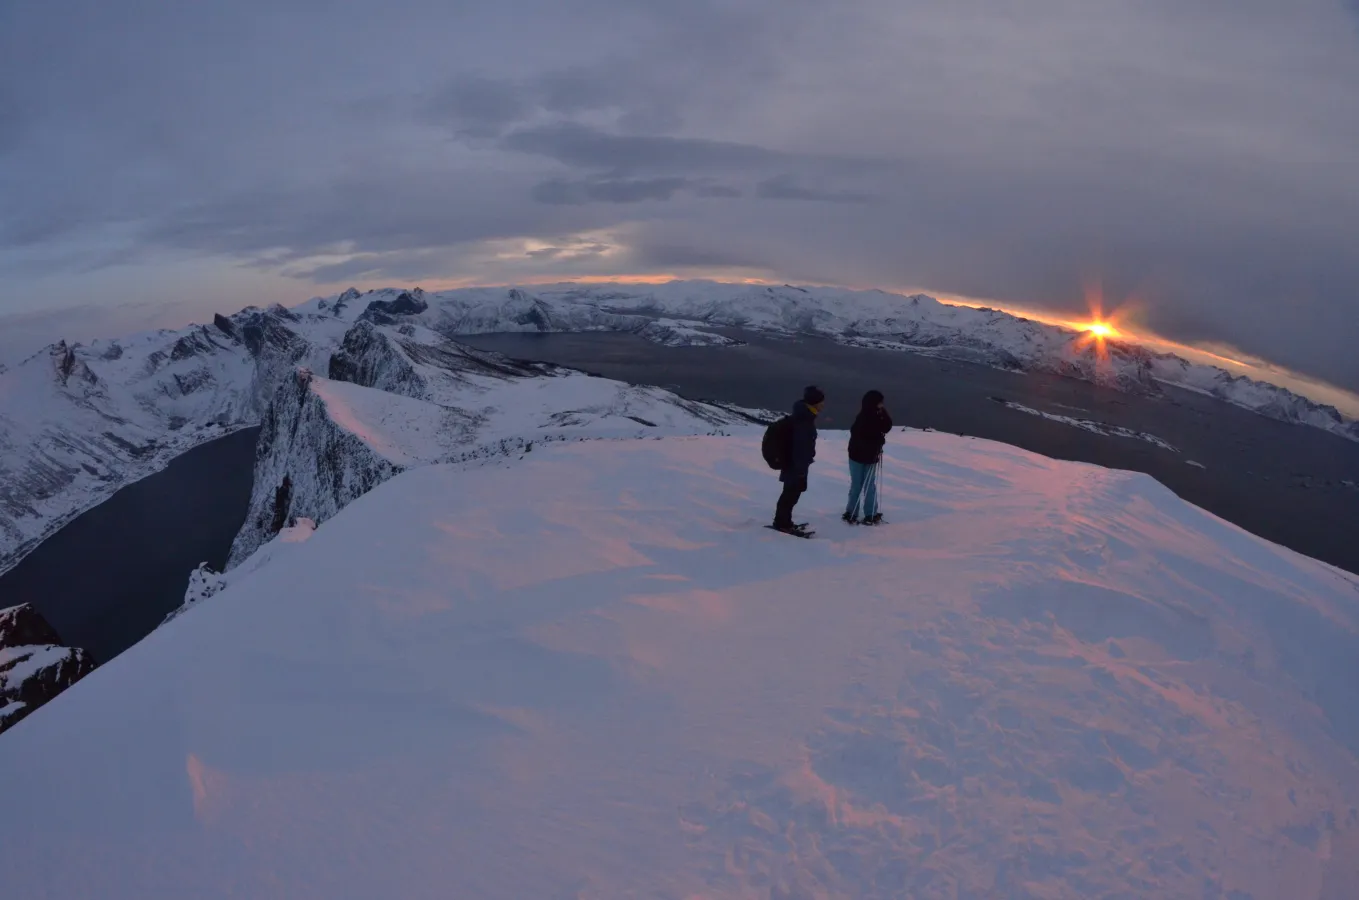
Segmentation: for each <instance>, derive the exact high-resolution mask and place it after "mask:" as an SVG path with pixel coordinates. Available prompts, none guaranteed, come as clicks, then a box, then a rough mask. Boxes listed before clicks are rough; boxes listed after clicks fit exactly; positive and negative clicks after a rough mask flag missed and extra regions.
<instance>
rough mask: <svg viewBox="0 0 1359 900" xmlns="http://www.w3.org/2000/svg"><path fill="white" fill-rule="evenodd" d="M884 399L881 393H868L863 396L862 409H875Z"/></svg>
mask: <svg viewBox="0 0 1359 900" xmlns="http://www.w3.org/2000/svg"><path fill="white" fill-rule="evenodd" d="M884 399H885V398H884V397H883V396H882V391H869V392H868V393H867V394H864V400H863V408H864V409H877V407H878V404H879V403H881V402H882V401H883V400H884Z"/></svg>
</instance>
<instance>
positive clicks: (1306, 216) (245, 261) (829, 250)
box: [0, 0, 1359, 388]
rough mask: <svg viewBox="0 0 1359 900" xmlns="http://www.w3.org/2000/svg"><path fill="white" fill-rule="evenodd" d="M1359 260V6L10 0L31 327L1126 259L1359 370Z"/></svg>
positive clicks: (2, 152) (4, 86)
mask: <svg viewBox="0 0 1359 900" xmlns="http://www.w3.org/2000/svg"><path fill="white" fill-rule="evenodd" d="M1357 248H1359V0H1289V2H1286V3H1285V2H1280V0H1194V2H1185V0H1026V2H1024V3H1022V4H1021V3H1015V2H1001V0H840V2H836V3H826V2H812V0H631V2H625V0H496V2H494V3H492V2H484V0H481V2H476V3H464V2H456V0H454V2H446V0H437V2H436V0H384V2H382V3H359V2H349V0H334V2H322V0H232V2H215V3H185V2H182V0H121V2H118V3H109V2H107V0H50V2H31V0H0V316H8V318H5V319H4V320H3V322H4V323H5V324H3V325H0V327H3V328H4V329H5V330H6V331H7V332H8V333H9V335H10V338H11V340H16V339H17V338H16V337H15V336H16V335H18V334H20V333H21V332H22V333H23V334H25V335H27V334H30V333H31V334H32V335H34V336H35V337H36V336H39V335H41V336H42V337H43V338H44V340H45V339H49V338H50V337H54V336H55V335H54V334H52V335H49V334H47V332H50V331H53V330H54V329H55V330H57V331H60V332H61V333H65V334H70V335H72V336H74V337H88V336H90V334H86V333H82V330H84V331H94V332H96V333H97V332H99V331H107V332H110V333H116V332H117V331H126V330H129V328H136V327H143V326H144V325H145V324H148V323H151V322H154V321H157V320H159V319H163V318H165V317H166V316H167V315H168V316H169V317H170V318H175V317H176V316H177V317H180V318H185V317H194V316H199V317H201V315H203V313H204V312H206V311H208V310H211V309H218V310H223V311H231V310H234V309H237V308H239V307H241V306H244V305H246V304H248V303H251V302H256V303H258V302H273V301H276V300H278V301H284V302H294V301H299V300H302V299H305V298H306V297H309V296H312V295H315V294H318V293H328V292H330V291H332V290H338V289H340V288H343V287H345V286H347V285H348V284H350V283H356V284H358V285H360V286H375V285H377V284H387V283H391V284H409V283H421V284H424V285H426V286H431V285H440V284H446V283H451V282H495V283H503V282H506V281H514V280H541V279H544V278H550V277H560V278H570V277H572V276H581V275H589V276H600V275H610V274H647V273H675V274H679V275H686V276H687V275H706V276H714V277H739V276H759V277H771V278H777V279H780V280H787V281H812V282H821V283H834V284H845V285H849V286H857V287H885V288H889V289H908V288H909V289H924V290H929V291H933V292H937V293H941V294H956V295H966V296H972V297H980V298H991V299H995V300H996V301H998V302H1000V303H1002V304H1004V303H1010V304H1022V305H1025V306H1036V307H1041V308H1045V309H1050V310H1053V311H1056V312H1059V313H1064V312H1078V311H1083V306H1084V300H1083V296H1084V291H1085V288H1086V286H1087V285H1090V284H1094V283H1099V284H1102V285H1103V289H1104V291H1105V293H1106V296H1107V297H1108V298H1109V302H1110V303H1111V305H1116V304H1118V303H1119V302H1122V301H1124V300H1125V299H1126V298H1130V297H1131V298H1135V304H1134V305H1135V307H1136V310H1137V315H1138V317H1139V319H1140V321H1141V323H1142V324H1143V325H1144V326H1145V327H1148V328H1150V329H1152V330H1154V331H1156V332H1158V333H1160V334H1163V335H1166V336H1168V337H1171V338H1174V339H1177V340H1182V341H1190V342H1193V341H1214V342H1221V343H1226V344H1230V345H1233V346H1236V347H1239V348H1240V349H1242V350H1244V351H1246V352H1248V353H1252V354H1256V355H1259V356H1262V357H1264V358H1267V359H1270V360H1273V361H1275V362H1277V363H1280V364H1283V365H1286V366H1290V367H1292V368H1295V369H1298V370H1301V371H1304V372H1307V373H1309V374H1311V375H1314V376H1318V377H1321V378H1325V379H1328V380H1330V381H1332V382H1335V383H1338V384H1341V385H1343V386H1346V387H1349V388H1359V352H1356V351H1355V349H1354V344H1355V342H1356V339H1359V249H1357ZM167 304H172V307H171V309H170V311H169V312H168V313H167V311H166V307H167ZM0 348H3V340H2V339H0Z"/></svg>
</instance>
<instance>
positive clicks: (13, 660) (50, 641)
mask: <svg viewBox="0 0 1359 900" xmlns="http://www.w3.org/2000/svg"><path fill="white" fill-rule="evenodd" d="M93 669H94V660H93V659H92V658H91V657H90V655H89V654H88V653H86V652H85V651H84V650H77V649H74V648H71V647H63V646H61V638H60V637H58V636H57V633H56V632H55V631H54V630H53V629H52V626H51V625H49V624H48V623H47V620H46V619H44V618H43V617H42V615H41V614H39V613H38V611H37V610H35V609H34V608H33V607H31V606H29V605H28V604H23V605H21V606H13V607H10V608H9V609H3V610H0V732H3V731H5V730H6V729H9V728H11V727H13V726H14V724H15V723H16V722H19V721H20V720H22V719H24V718H25V717H27V716H28V715H30V714H31V713H32V712H33V711H34V710H35V709H37V708H38V707H40V706H42V705H43V704H44V703H47V702H48V701H49V700H51V699H52V698H53V697H55V696H56V695H57V694H60V693H61V692H62V691H64V690H66V689H67V688H68V687H70V686H71V685H73V684H75V683H76V682H77V681H79V680H80V679H81V678H83V677H85V676H86V675H87V674H89V673H90V672H91V671H92V670H93Z"/></svg>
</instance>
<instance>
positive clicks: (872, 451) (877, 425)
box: [849, 403, 892, 466]
mask: <svg viewBox="0 0 1359 900" xmlns="http://www.w3.org/2000/svg"><path fill="white" fill-rule="evenodd" d="M891 430H892V417H891V416H889V415H888V414H887V410H885V409H878V408H877V404H874V405H873V406H872V407H869V406H868V404H867V403H865V404H864V409H861V410H860V411H859V415H858V416H857V417H855V419H854V425H853V426H852V427H851V428H850V429H849V458H850V460H851V461H852V462H856V463H863V464H864V465H866V466H871V465H873V464H875V463H876V462H877V461H878V460H880V459H882V448H883V447H884V446H885V445H886V444H887V435H888V433H889V432H890V431H891Z"/></svg>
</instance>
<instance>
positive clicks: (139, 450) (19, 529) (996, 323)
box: [0, 282, 1359, 572]
mask: <svg viewBox="0 0 1359 900" xmlns="http://www.w3.org/2000/svg"><path fill="white" fill-rule="evenodd" d="M739 329H745V330H755V331H760V332H764V333H769V334H784V335H814V336H818V337H824V338H829V339H833V340H836V341H840V342H842V343H846V344H851V345H859V346H872V347H886V348H892V349H901V350H910V351H913V352H917V353H924V354H929V355H932V356H937V357H943V358H947V359H957V360H962V361H969V362H974V363H979V364H983V365H989V366H995V367H999V368H1004V369H1009V370H1012V371H1018V372H1046V373H1054V374H1059V375H1064V376H1069V377H1072V378H1078V379H1082V380H1085V381H1089V382H1093V383H1096V384H1100V385H1104V386H1107V387H1110V388H1113V389H1116V390H1120V391H1127V392H1136V393H1144V394H1155V393H1157V392H1159V391H1160V390H1161V385H1162V384H1173V385H1177V386H1181V387H1186V388H1189V389H1191V390H1196V391H1199V392H1201V393H1206V394H1211V395H1213V396H1216V397H1218V398H1220V399H1222V400H1225V401H1227V402H1231V403H1235V404H1237V405H1240V406H1245V407H1247V408H1250V409H1253V410H1255V411H1257V412H1259V413H1260V414H1262V415H1266V416H1269V417H1271V418H1274V419H1279V420H1282V421H1287V422H1293V423H1297V424H1301V425H1308V426H1312V427H1317V428H1322V429H1325V430H1327V431H1330V432H1333V433H1335V434H1337V435H1340V436H1342V437H1346V438H1349V439H1351V440H1359V423H1355V422H1353V421H1351V420H1347V419H1345V418H1344V417H1343V416H1341V415H1340V413H1339V412H1338V411H1336V410H1335V409H1334V408H1332V407H1329V406H1325V405H1322V404H1318V403H1314V402H1312V401H1310V400H1307V399H1306V398H1304V397H1300V396H1298V395H1296V394H1294V393H1291V392H1290V391H1288V390H1286V389H1284V388H1281V387H1277V386H1275V385H1272V384H1265V383H1261V382H1257V381H1252V380H1250V379H1247V378H1242V377H1238V376H1233V375H1231V374H1230V373H1228V372H1226V371H1224V370H1222V369H1217V368H1214V367H1210V366H1203V365H1197V364H1193V363H1190V362H1187V361H1185V360H1183V359H1180V358H1178V357H1175V356H1173V355H1169V354H1159V353H1153V352H1150V351H1148V350H1147V349H1146V348H1143V347H1140V346H1137V345H1134V344H1129V343H1123V342H1119V341H1108V342H1106V348H1107V353H1106V354H1104V355H1101V354H1097V353H1096V352H1095V349H1094V348H1093V347H1092V346H1090V344H1089V342H1088V341H1083V340H1081V339H1080V335H1078V334H1076V333H1075V332H1072V331H1069V330H1066V329H1061V328H1057V327H1054V326H1050V325H1045V324H1041V323H1038V322H1033V321H1029V320H1026V319H1021V318H1017V317H1015V316H1012V315H1009V314H1006V313H1002V312H998V311H994V310H984V309H972V308H966V307H956V306H949V305H946V304H942V303H939V302H938V301H936V300H933V299H932V298H930V297H926V296H923V295H916V296H912V297H903V296H900V295H896V294H888V293H882V292H855V291H844V290H836V289H829V288H800V287H766V286H754V285H730V284H717V283H710V282H674V283H670V284H663V285H640V286H622V285H562V286H554V287H546V288H538V289H534V290H529V289H524V288H509V289H505V288H471V289H462V290H455V291H447V292H442V293H429V292H425V291H422V290H420V289H418V288H416V289H413V290H408V291H407V290H379V291H370V292H368V293H360V292H359V291H357V290H355V289H352V288H351V289H350V290H347V291H345V292H344V293H342V294H339V295H338V296H335V297H330V298H319V299H315V300H312V301H309V302H308V303H305V304H302V305H301V306H298V307H296V308H292V309H287V308H284V307H282V306H272V307H269V308H268V309H260V308H257V307H249V308H247V309H244V310H242V311H241V312H238V313H236V314H234V315H230V316H222V315H219V316H216V317H215V318H214V320H213V322H212V324H210V325H198V326H191V327H188V328H184V329H180V330H161V331H155V332H147V333H143V334H138V335H133V336H130V337H125V338H119V339H114V340H99V341H95V342H93V343H91V344H89V345H80V344H67V343H65V342H60V343H58V344H55V345H53V346H52V347H49V348H48V349H46V350H44V351H42V352H39V353H38V354H36V355H34V356H33V357H30V358H29V359H27V360H24V361H23V362H21V363H19V364H18V365H16V366H13V367H12V368H10V369H8V370H0V572H3V571H5V570H6V569H8V568H10V567H11V566H13V565H14V563H16V562H17V561H18V560H19V559H20V558H22V557H23V556H24V555H25V554H26V553H27V552H28V551H29V550H31V549H32V548H33V547H35V546H37V544H38V543H39V542H41V541H42V540H43V539H45V538H46V537H47V536H48V535H50V534H52V533H53V532H54V531H56V530H57V529H58V528H60V527H61V526H62V525H63V524H65V523H66V522H68V521H70V520H71V519H72V518H73V517H74V516H75V515H77V514H78V513H80V512H82V511H83V510H85V509H88V508H90V507H92V506H94V505H96V504H98V503H99V502H101V501H102V500H104V499H106V498H107V497H108V496H109V495H111V494H112V493H113V492H114V491H115V490H117V489H118V488H119V487H121V486H123V485H125V484H127V483H129V482H131V481H134V480H136V479H138V478H141V477H144V476H145V475H147V474H150V473H151V472H154V471H157V470H158V469H160V468H163V467H164V466H165V464H166V463H167V462H168V461H169V460H170V459H172V458H174V457H175V456H177V455H179V454H180V453H183V452H184V451H185V450H188V449H190V448H191V447H193V446H196V445H197V444H200V443H203V442H205V441H208V440H211V439H213V438H215V437H218V436H221V435H223V434H226V433H228V432H230V431H232V430H235V429H238V428H245V427H250V426H255V425H259V424H260V423H261V422H262V421H263V420H264V418H265V410H266V408H267V407H268V405H269V404H270V403H271V402H274V401H276V400H277V399H278V392H279V391H280V390H281V389H282V390H290V389H291V388H290V387H289V383H290V381H292V380H293V373H295V372H296V370H297V369H298V367H305V368H307V369H309V370H310V371H312V372H314V373H316V374H317V375H318V376H321V377H326V378H329V379H330V380H334V381H344V382H351V383H354V384H358V385H362V386H365V387H371V388H376V389H380V390H383V391H387V392H390V393H393V394H398V395H401V396H405V397H411V398H415V399H423V398H424V397H425V396H426V395H427V394H428V391H429V387H428V385H423V384H422V382H421V379H420V378H418V377H416V376H415V375H414V374H413V372H414V369H413V368H412V367H413V366H416V365H422V366H426V367H427V368H428V369H429V370H430V371H438V372H440V373H442V374H440V375H439V376H438V379H436V380H438V381H439V382H440V383H445V382H446V383H447V384H449V385H456V384H457V383H458V381H459V379H460V378H466V377H470V376H471V375H474V374H475V375H477V377H480V376H481V375H486V376H489V377H520V376H527V375H529V374H531V373H530V372H529V371H528V370H525V369H523V368H522V367H520V364H517V363H511V362H508V361H505V360H500V359H496V358H493V357H492V356H490V355H488V354H478V353H477V352H476V351H472V350H469V349H467V348H464V347H460V346H458V345H456V344H452V343H449V339H452V338H455V337H457V336H458V335H472V334H486V333H494V332H623V333H630V334H635V335H637V336H639V337H641V338H644V339H646V340H648V341H652V342H654V343H657V344H661V345H666V346H684V345H699V344H702V345H728V344H735V343H739V342H740V341H739V336H733V331H734V330H739ZM719 332H721V333H719ZM736 334H737V335H739V331H737V332H736ZM455 405H456V404H455ZM271 440H273V438H271Z"/></svg>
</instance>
